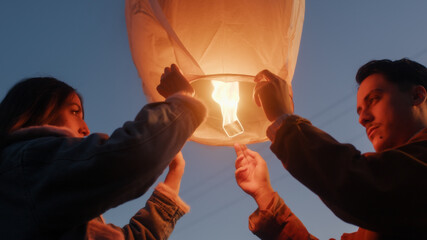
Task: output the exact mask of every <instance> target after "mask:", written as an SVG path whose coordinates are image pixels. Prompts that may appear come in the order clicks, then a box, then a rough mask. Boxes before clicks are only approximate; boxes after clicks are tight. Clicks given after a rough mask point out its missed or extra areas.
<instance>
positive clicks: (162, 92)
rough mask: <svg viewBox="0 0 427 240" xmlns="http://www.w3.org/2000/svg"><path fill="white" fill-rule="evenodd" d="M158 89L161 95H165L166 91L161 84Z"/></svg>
mask: <svg viewBox="0 0 427 240" xmlns="http://www.w3.org/2000/svg"><path fill="white" fill-rule="evenodd" d="M156 90H157V92H158V93H159V94H160V95H162V96H163V97H164V96H165V94H166V92H165V90H164V89H163V87H162V86H161V85H159V86H157V87H156Z"/></svg>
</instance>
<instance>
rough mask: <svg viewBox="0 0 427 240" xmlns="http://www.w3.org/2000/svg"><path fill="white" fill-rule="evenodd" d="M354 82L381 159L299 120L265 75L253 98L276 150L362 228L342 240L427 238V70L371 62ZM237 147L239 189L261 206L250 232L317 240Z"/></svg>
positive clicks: (407, 63)
mask: <svg viewBox="0 0 427 240" xmlns="http://www.w3.org/2000/svg"><path fill="white" fill-rule="evenodd" d="M263 79H265V80H266V81H261V80H263ZM356 80H357V82H358V83H359V90H358V94H357V112H358V114H359V122H360V123H361V124H362V125H363V126H364V127H365V128H366V133H367V135H368V138H369V140H370V141H371V142H372V144H373V146H374V148H375V151H376V152H375V153H365V154H361V153H360V152H359V151H358V150H357V149H355V148H354V147H353V146H352V145H350V144H341V143H339V142H337V141H336V140H335V139H333V138H332V137H331V136H330V135H328V134H327V133H325V132H323V131H321V130H320V129H318V128H316V127H314V126H313V125H311V123H310V122H309V121H308V120H306V119H304V118H301V117H299V116H296V115H293V103H292V100H291V98H290V96H289V90H288V86H287V85H286V83H285V81H283V80H280V79H279V78H278V77H277V76H275V75H273V74H271V73H270V72H268V71H263V72H261V73H260V74H258V75H257V76H256V78H255V81H257V82H258V84H257V89H256V94H255V96H256V98H257V99H256V100H257V103H259V105H262V106H263V108H264V111H265V113H266V115H267V117H268V118H269V119H270V120H271V121H273V124H272V125H271V126H270V127H269V129H268V130H267V135H268V137H269V138H270V139H271V141H272V145H271V150H272V151H273V152H274V153H275V154H276V156H277V157H278V158H279V159H280V160H281V161H282V163H283V165H284V166H285V168H286V169H287V170H288V171H289V172H290V173H291V174H292V175H293V176H294V177H295V178H296V179H298V180H299V181H300V182H301V183H303V184H304V185H306V186H307V187H308V188H310V189H311V190H312V191H313V192H314V193H316V194H317V195H319V197H320V198H321V199H322V200H323V201H324V203H325V204H326V205H327V206H328V207H329V208H330V209H331V210H332V211H333V212H334V213H335V214H336V215H337V216H338V217H340V218H341V219H343V220H344V221H346V222H349V223H352V224H355V225H358V226H360V228H359V230H358V231H357V232H356V233H352V234H344V235H343V236H342V239H427V235H426V230H427V204H426V203H427V92H426V89H427V69H426V68H425V67H424V66H422V65H421V64H418V63H416V62H414V61H411V60H408V59H401V60H398V61H390V60H379V61H371V62H369V63H367V64H365V65H364V66H362V67H361V68H360V69H359V71H358V73H357V76H356ZM235 148H236V153H237V159H236V169H237V170H236V180H237V183H238V184H239V186H240V187H241V188H242V189H243V190H244V191H245V192H246V193H248V194H250V195H251V196H252V197H254V199H255V200H256V202H257V203H258V206H259V209H257V211H256V212H255V213H254V214H252V215H251V217H250V220H249V222H250V229H251V230H252V231H253V232H254V233H255V234H256V235H258V236H259V237H261V238H262V239H316V238H315V237H313V236H312V235H310V234H309V233H308V231H307V230H306V229H305V227H304V225H303V224H302V223H301V222H300V221H299V220H298V218H297V217H296V216H295V215H293V214H292V212H291V211H290V209H289V208H288V207H287V206H286V205H285V204H284V202H283V200H282V199H281V198H280V197H279V196H278V195H277V193H275V192H274V190H273V189H272V188H271V185H270V182H269V178H268V170H267V167H266V164H265V161H264V160H263V159H262V158H261V157H260V156H259V154H257V153H255V152H253V151H250V150H248V149H246V147H245V146H240V145H236V146H235Z"/></svg>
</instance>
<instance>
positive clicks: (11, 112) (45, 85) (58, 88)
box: [0, 77, 83, 149]
mask: <svg viewBox="0 0 427 240" xmlns="http://www.w3.org/2000/svg"><path fill="white" fill-rule="evenodd" d="M72 93H77V92H76V90H75V89H74V88H72V87H70V86H69V85H68V84H66V83H64V82H62V81H59V80H58V79H56V78H53V77H36V78H28V79H24V80H22V81H20V82H19V83H17V84H16V85H15V86H13V87H12V88H11V89H10V90H9V92H8V93H7V95H6V97H5V98H4V99H3V101H2V102H1V103H0V149H1V148H2V147H3V146H4V145H5V144H6V143H7V138H8V136H9V134H11V133H12V132H13V131H15V130H18V129H20V128H24V127H29V126H41V125H45V124H49V123H51V122H52V121H53V120H54V119H56V118H57V115H58V113H59V111H58V110H59V109H60V108H61V107H62V105H63V104H64V103H65V101H66V100H67V98H68V97H69V96H70V95H71V94H72ZM79 97H80V95H79ZM80 100H82V99H81V97H80ZM82 104H83V103H82Z"/></svg>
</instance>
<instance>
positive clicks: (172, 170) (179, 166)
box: [165, 152, 185, 194]
mask: <svg viewBox="0 0 427 240" xmlns="http://www.w3.org/2000/svg"><path fill="white" fill-rule="evenodd" d="M184 169H185V160H184V157H183V156H182V153H181V152H179V153H178V154H177V155H176V156H175V158H174V159H173V160H172V162H171V163H170V164H169V172H168V174H167V175H166V179H165V184H166V185H167V186H168V187H170V188H171V189H172V190H174V191H175V192H176V194H178V193H179V189H180V186H181V179H182V175H184Z"/></svg>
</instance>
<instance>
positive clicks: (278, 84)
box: [254, 70, 294, 122]
mask: <svg viewBox="0 0 427 240" xmlns="http://www.w3.org/2000/svg"><path fill="white" fill-rule="evenodd" d="M255 82H256V83H257V85H256V86H255V91H254V99H255V102H256V104H257V105H258V106H259V107H261V106H262V108H263V109H264V112H265V115H266V116H267V118H268V120H270V121H271V122H273V121H275V120H276V119H277V118H278V117H280V116H281V115H282V114H285V113H287V114H292V113H293V112H294V103H293V101H292V96H291V91H292V89H290V87H289V86H288V84H287V83H286V81H284V80H282V79H281V78H280V77H278V76H276V75H274V74H273V73H271V72H270V71H268V70H263V71H261V72H259V73H258V74H257V75H256V76H255Z"/></svg>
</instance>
